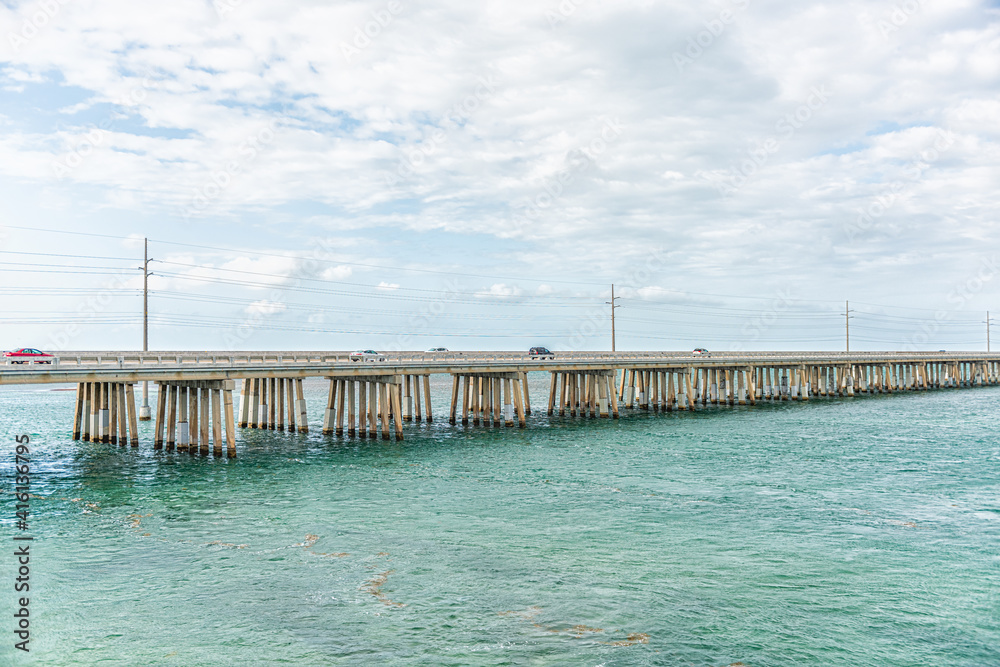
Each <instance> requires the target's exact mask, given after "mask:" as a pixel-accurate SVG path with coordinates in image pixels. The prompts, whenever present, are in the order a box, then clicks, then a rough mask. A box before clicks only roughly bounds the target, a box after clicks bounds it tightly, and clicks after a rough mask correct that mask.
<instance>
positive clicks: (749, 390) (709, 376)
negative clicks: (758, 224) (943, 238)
mask: <svg viewBox="0 0 1000 667" xmlns="http://www.w3.org/2000/svg"><path fill="white" fill-rule="evenodd" d="M383 356H384V357H385V360H384V361H376V362H369V361H366V362H359V361H352V360H351V359H350V353H349V352H239V353H232V352H191V351H184V352H63V353H60V354H59V356H58V359H57V361H55V362H54V363H53V364H51V365H48V364H46V365H43V364H34V365H17V366H14V365H4V366H0V385H5V384H7V385H9V384H44V383H73V384H76V385H77V390H76V409H75V413H74V418H73V438H74V439H83V440H85V441H90V442H105V443H112V444H119V445H122V446H124V445H126V444H130V445H131V446H133V447H136V446H138V444H139V435H138V425H137V422H138V421H139V420H143V419H150V418H152V415H151V414H150V412H151V411H150V410H149V409H148V408H144V409H141V410H140V411H139V412H137V411H136V400H135V385H136V384H138V383H140V382H141V383H146V382H153V383H156V384H157V385H158V389H159V390H158V392H157V397H158V398H157V406H156V413H155V425H154V434H155V435H154V442H153V447H154V448H156V449H161V448H163V447H166V448H167V449H173V448H175V447H176V448H177V449H179V450H189V451H192V452H196V451H197V452H201V453H203V454H208V453H209V450H210V447H209V444H210V440H211V444H212V445H213V446H212V447H211V450H212V451H213V452H214V453H215V454H217V455H222V454H223V450H225V453H226V454H227V455H228V456H235V453H236V448H235V445H236V428H237V426H238V427H240V428H257V429H270V430H285V429H286V428H287V429H288V430H290V431H299V432H307V431H308V422H307V410H306V401H305V397H304V395H303V388H302V381H303V379H305V378H313V377H319V378H326V379H328V380H329V392H328V396H327V401H326V404H325V405H324V406H323V410H324V413H323V414H324V419H323V432H324V433H326V434H332V435H337V436H344V435H345V434H346V436H347V437H361V438H365V437H370V438H377V437H379V435H381V437H382V438H383V439H389V438H390V433H391V432H392V431H394V432H395V437H396V439H398V440H401V439H402V438H403V423H404V422H408V421H421V420H424V419H426V420H427V421H428V422H429V421H432V419H433V414H432V411H431V401H430V376H431V375H434V374H447V375H451V376H452V391H451V401H450V409H449V415H448V419H449V421H450V423H452V424H457V423H459V422H461V423H462V424H469V423H470V422H471V423H472V425H474V426H477V425H480V424H482V425H484V426H485V425H490V424H492V425H493V426H501V425H505V426H514V424H515V422H516V423H517V425H519V426H520V427H524V426H525V425H526V423H525V417H526V416H527V415H530V414H531V409H532V403H531V399H530V396H529V393H528V383H527V374H528V373H531V372H547V373H549V374H550V382H549V394H548V401H547V413H548V414H549V415H552V414H555V413H556V412H557V411H558V413H559V414H561V415H562V414H565V413H566V412H569V414H570V415H573V416H575V415H577V414H579V415H580V416H586V415H590V416H591V417H611V418H616V419H617V418H618V417H619V416H620V414H621V410H622V409H623V408H624V409H641V410H652V411H672V410H695V409H698V408H699V407H705V406H708V405H747V404H749V405H753V404H755V403H756V402H757V401H808V400H810V399H813V398H824V397H832V396H858V395H862V394H872V393H893V392H900V391H924V390H928V389H941V388H958V387H973V386H982V385H993V384H997V383H998V382H1000V354H995V355H993V354H988V353H979V352H952V353H947V352H935V353H929V352H927V353H924V352H851V353H843V352H841V353H838V352H731V353H712V354H711V355H698V356H695V355H692V354H691V353H686V352H557V353H556V354H555V358H553V359H532V358H531V357H530V356H529V355H528V354H527V353H525V352H398V353H388V354H384V355H383ZM237 390H241V392H242V397H241V398H242V400H240V401H239V407H238V409H237V408H236V403H235V401H234V396H233V393H234V392H235V391H237ZM421 395H422V396H421ZM237 413H238V414H237ZM223 432H224V436H223Z"/></svg>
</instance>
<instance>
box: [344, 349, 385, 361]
mask: <svg viewBox="0 0 1000 667" xmlns="http://www.w3.org/2000/svg"><path fill="white" fill-rule="evenodd" d="M351 361H361V362H365V361H373V362H374V361H385V355H384V354H381V353H379V352H376V351H375V350H358V351H357V352H351Z"/></svg>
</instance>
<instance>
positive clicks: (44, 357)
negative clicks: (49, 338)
mask: <svg viewBox="0 0 1000 667" xmlns="http://www.w3.org/2000/svg"><path fill="white" fill-rule="evenodd" d="M3 356H4V359H5V360H6V361H7V363H8V364H51V363H52V362H53V361H56V357H54V356H53V355H51V354H48V353H46V352H42V351H41V350H36V349H34V348H31V347H22V348H21V349H20V350H12V351H10V352H4V353H3Z"/></svg>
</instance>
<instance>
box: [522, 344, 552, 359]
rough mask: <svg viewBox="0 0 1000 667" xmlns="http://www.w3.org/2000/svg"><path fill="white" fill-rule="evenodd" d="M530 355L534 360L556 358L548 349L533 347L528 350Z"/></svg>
mask: <svg viewBox="0 0 1000 667" xmlns="http://www.w3.org/2000/svg"><path fill="white" fill-rule="evenodd" d="M528 354H529V355H530V356H531V358H532V359H545V358H549V359H555V358H556V355H554V354H552V353H551V352H549V349H548V348H546V347H533V348H531V349H530V350H528Z"/></svg>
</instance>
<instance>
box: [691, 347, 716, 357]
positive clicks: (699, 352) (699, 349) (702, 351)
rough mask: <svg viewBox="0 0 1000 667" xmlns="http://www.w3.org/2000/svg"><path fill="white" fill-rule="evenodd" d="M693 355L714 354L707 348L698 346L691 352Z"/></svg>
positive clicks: (707, 355) (705, 355) (708, 355)
mask: <svg viewBox="0 0 1000 667" xmlns="http://www.w3.org/2000/svg"><path fill="white" fill-rule="evenodd" d="M691 356H694V357H710V356H712V355H711V354H710V353H709V351H708V350H706V349H705V348H703V347H696V348H694V352H692V353H691Z"/></svg>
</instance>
